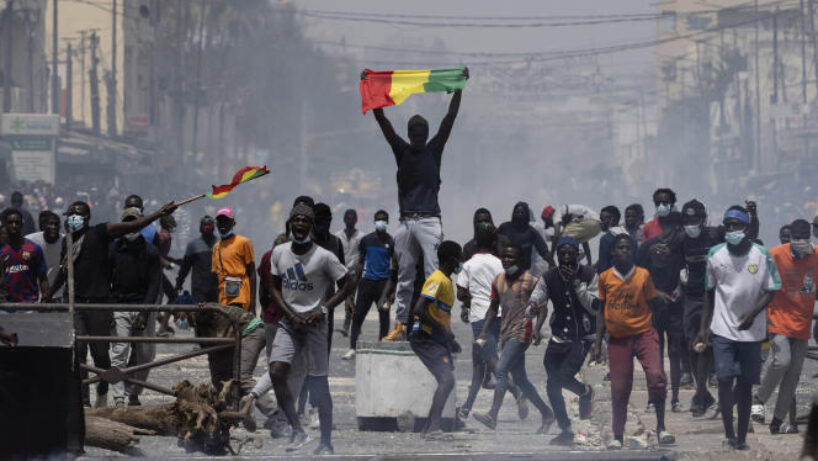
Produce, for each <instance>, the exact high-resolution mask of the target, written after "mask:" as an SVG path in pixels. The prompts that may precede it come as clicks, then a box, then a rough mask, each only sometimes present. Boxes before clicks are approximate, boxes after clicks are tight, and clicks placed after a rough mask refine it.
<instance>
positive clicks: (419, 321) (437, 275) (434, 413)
mask: <svg viewBox="0 0 818 461" xmlns="http://www.w3.org/2000/svg"><path fill="white" fill-rule="evenodd" d="M461 252H462V250H461V248H460V245H459V244H458V243H456V242H452V241H450V240H447V241H445V242H443V243H441V244H440V247H438V249H437V259H438V261H440V267H439V268H438V269H437V270H435V271H434V272H433V273H432V275H430V276H429V278H428V279H426V283H424V284H423V290H422V291H421V293H420V298H419V299H418V302H417V304H416V305H415V309H414V311H413V313H414V314H415V323H414V324H413V325H412V331H411V334H410V336H409V344H410V346H411V347H412V350H413V351H415V354H416V355H417V356H418V358H419V359H420V361H421V362H423V364H424V365H426V368H428V369H429V371H430V372H431V373H432V375H434V377H435V380H436V381H437V389H436V390H435V394H434V397H433V398H432V407H431V408H430V409H429V417H428V418H427V420H426V427H425V428H424V429H423V433H422V434H421V437H422V438H424V439H426V440H442V439H443V438H444V437H445V436H444V434H443V431H442V430H441V429H440V419H441V417H442V414H443V407H444V406H445V405H446V400H448V399H449V394H450V393H451V392H452V389H454V384H455V381H454V362H453V361H452V353H455V354H457V353H459V352H460V345H459V344H457V341H455V339H454V333H452V328H451V318H452V306H453V305H454V285H453V284H452V279H451V276H452V273H457V272H460V253H461Z"/></svg>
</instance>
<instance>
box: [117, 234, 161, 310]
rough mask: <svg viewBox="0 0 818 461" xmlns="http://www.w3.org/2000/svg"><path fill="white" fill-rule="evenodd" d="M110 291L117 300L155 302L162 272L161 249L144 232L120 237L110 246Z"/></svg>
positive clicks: (122, 301)
mask: <svg viewBox="0 0 818 461" xmlns="http://www.w3.org/2000/svg"><path fill="white" fill-rule="evenodd" d="M108 258H109V260H110V266H111V294H112V296H113V299H114V301H115V302H121V303H144V304H155V303H156V298H157V295H158V294H159V280H160V277H161V276H162V272H161V266H160V264H159V251H158V250H157V249H156V247H155V246H153V245H151V244H150V243H147V242H146V241H145V238H144V237H142V236H141V235H140V236H139V237H137V238H136V239H135V240H133V241H128V239H125V238H120V239H117V240H115V241H113V242H111V245H110V246H109V247H108Z"/></svg>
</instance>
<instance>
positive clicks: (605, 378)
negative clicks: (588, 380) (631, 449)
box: [602, 372, 622, 448]
mask: <svg viewBox="0 0 818 461" xmlns="http://www.w3.org/2000/svg"><path fill="white" fill-rule="evenodd" d="M602 380H603V381H610V380H611V372H608V373H605V377H604V378H602ZM619 448H622V444H621V443H620V444H619Z"/></svg>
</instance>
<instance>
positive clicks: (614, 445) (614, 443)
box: [605, 439, 622, 450]
mask: <svg viewBox="0 0 818 461" xmlns="http://www.w3.org/2000/svg"><path fill="white" fill-rule="evenodd" d="M605 447H606V448H608V450H621V449H622V442H620V441H619V440H617V439H611V440H608V443H606V444H605Z"/></svg>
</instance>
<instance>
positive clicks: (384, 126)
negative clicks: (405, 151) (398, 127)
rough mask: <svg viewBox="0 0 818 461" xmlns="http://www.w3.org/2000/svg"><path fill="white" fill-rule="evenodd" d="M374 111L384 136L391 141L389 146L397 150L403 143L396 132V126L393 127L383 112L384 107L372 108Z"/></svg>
mask: <svg viewBox="0 0 818 461" xmlns="http://www.w3.org/2000/svg"><path fill="white" fill-rule="evenodd" d="M372 113H373V114H374V115H375V121H377V122H378V126H379V127H381V132H382V133H383V137H384V138H386V142H388V143H389V146H390V147H391V148H392V150H393V151H394V150H397V149H398V148H399V147H400V144H401V141H402V140H401V138H400V136H398V134H397V133H395V128H393V127H392V122H390V121H389V119H388V118H386V115H385V114H384V113H383V109H382V108H378V109H372Z"/></svg>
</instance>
